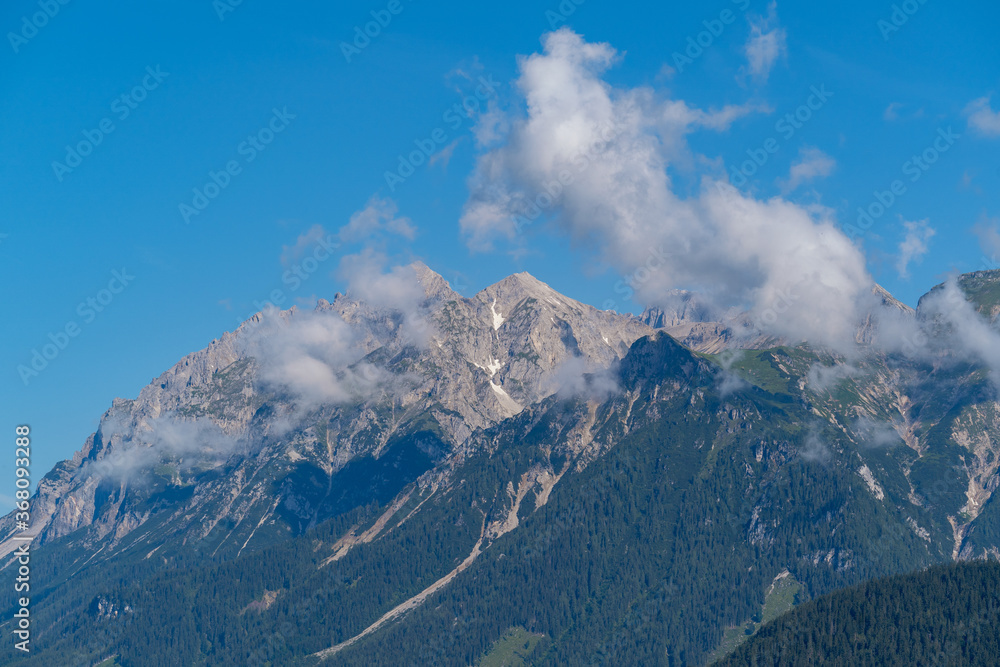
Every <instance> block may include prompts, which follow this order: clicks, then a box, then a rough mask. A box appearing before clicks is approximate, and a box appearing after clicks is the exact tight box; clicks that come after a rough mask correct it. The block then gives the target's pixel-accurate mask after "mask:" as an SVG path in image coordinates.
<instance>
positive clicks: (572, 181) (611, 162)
mask: <svg viewBox="0 0 1000 667" xmlns="http://www.w3.org/2000/svg"><path fill="white" fill-rule="evenodd" d="M617 58H618V54H617V53H616V52H615V50H614V49H612V48H611V47H610V46H609V45H607V44H591V43H587V42H585V41H584V40H583V39H582V38H581V37H580V36H579V35H577V34H575V33H574V32H572V31H571V30H569V29H566V28H563V29H561V30H559V31H557V32H554V33H550V34H548V35H546V36H545V38H544V53H542V54H534V55H531V56H527V57H523V58H521V59H520V61H519V64H520V70H521V76H520V78H519V80H518V81H517V84H518V87H519V89H520V91H521V93H522V94H523V96H524V102H525V110H524V112H523V115H522V116H516V117H514V118H513V120H512V121H511V129H510V131H509V133H508V134H507V135H506V137H505V141H504V143H502V144H501V145H499V146H497V147H495V148H494V149H492V150H490V151H487V152H486V153H484V154H482V155H481V156H480V157H479V159H478V162H477V167H476V170H475V172H474V174H473V176H472V177H471V178H470V181H469V187H470V197H469V200H468V201H467V203H466V206H465V210H464V212H463V215H462V219H461V226H462V231H463V233H464V234H465V236H466V238H467V241H468V243H469V245H470V247H472V248H473V249H477V250H481V249H486V248H489V247H490V246H491V244H492V243H493V242H495V241H497V240H499V239H508V240H510V239H514V238H516V236H517V232H518V229H517V226H516V225H515V222H514V220H515V216H517V215H524V214H525V210H526V209H529V208H530V206H532V205H533V204H536V203H538V202H539V201H542V203H545V204H547V206H548V208H547V209H546V211H547V213H549V214H550V215H551V217H552V218H553V219H554V222H555V224H556V226H557V227H558V228H559V229H561V230H563V231H564V232H565V233H566V234H567V235H569V236H570V237H571V238H572V239H574V240H575V241H577V242H579V243H581V244H588V245H589V247H591V248H594V249H595V250H596V251H597V252H598V253H599V254H600V256H601V257H600V259H602V260H603V261H605V262H607V263H608V264H609V265H611V266H613V267H615V269H617V270H619V271H620V272H621V273H622V274H623V275H629V274H631V273H632V272H633V271H634V270H635V269H636V267H639V266H643V265H646V264H647V263H648V262H650V261H653V259H652V258H651V250H650V249H651V248H671V249H672V250H673V251H674V252H672V253H671V254H672V256H671V257H670V258H669V259H668V260H666V261H663V260H658V263H660V264H662V266H658V268H657V270H656V271H652V272H651V275H650V278H649V279H648V280H646V281H644V282H643V283H642V284H641V285H638V286H637V294H636V295H635V297H636V298H637V299H639V300H640V301H642V302H643V303H645V304H647V305H655V304H656V303H657V300H658V299H661V298H663V297H664V296H665V295H666V294H667V293H668V291H669V290H670V289H672V288H678V287H682V288H689V289H695V290H699V291H702V292H705V293H707V294H708V297H709V298H711V299H713V300H714V301H716V302H717V305H719V306H721V307H726V308H728V307H731V306H741V307H746V308H749V309H750V310H751V311H752V312H753V314H754V315H756V316H757V317H758V320H759V321H762V322H763V323H764V324H766V325H767V327H768V329H769V331H770V332H771V333H774V334H776V335H780V336H785V337H788V338H792V339H794V340H796V341H798V340H801V339H808V340H812V341H815V342H817V343H820V344H823V343H826V344H830V345H834V346H837V347H843V346H853V344H854V331H853V327H854V323H855V322H857V321H858V320H859V310H858V309H859V302H860V301H861V300H862V298H863V297H864V296H865V295H867V294H868V293H869V292H870V290H871V287H872V285H873V282H872V280H871V277H870V276H869V275H868V273H867V270H866V268H865V259H864V256H863V254H862V253H861V252H860V251H859V249H858V248H857V247H855V246H854V245H853V244H852V243H851V241H850V240H849V239H848V238H847V237H846V236H845V235H844V234H843V233H841V232H840V230H839V229H838V227H837V225H836V224H835V222H834V220H833V219H832V218H831V216H830V213H829V212H828V211H826V210H823V209H818V208H811V209H806V208H803V207H800V206H797V205H795V204H792V203H790V202H788V201H785V200H783V199H780V198H775V199H771V200H767V201H758V200H756V199H753V198H751V197H748V196H746V195H744V194H742V193H740V192H738V191H736V190H735V189H734V188H731V187H729V186H728V184H726V183H725V182H722V181H719V180H716V178H713V176H712V175H711V174H705V175H704V177H703V181H702V187H701V190H700V192H699V193H698V194H697V195H695V196H689V197H687V198H684V197H682V196H680V195H678V194H677V193H675V192H674V189H673V183H672V180H671V177H670V176H669V174H668V168H669V167H671V166H672V164H674V163H675V162H676V160H678V159H683V157H684V155H685V154H687V153H689V152H690V148H689V146H688V145H687V142H686V141H685V135H687V134H689V133H690V132H693V131H695V130H696V129H710V130H721V129H725V128H727V127H728V126H729V124H730V123H731V122H732V121H733V120H734V119H735V118H737V117H739V115H741V114H743V113H749V112H750V110H751V109H753V108H754V107H749V106H744V107H731V108H728V110H727V109H723V110H722V111H717V112H706V111H702V110H698V109H692V108H691V107H689V106H688V105H687V104H686V103H685V102H683V101H680V100H665V101H664V100H663V99H662V95H659V94H658V92H657V91H654V90H652V89H649V88H636V89H616V88H614V87H612V86H611V85H610V84H608V83H607V82H605V81H604V80H603V79H602V75H603V74H604V72H605V71H606V70H607V68H608V67H610V66H611V65H612V64H613V63H614V62H615V61H616V60H617ZM737 110H738V111H737ZM694 163H695V164H702V165H703V164H707V163H710V161H708V160H698V161H695V162H694ZM716 173H717V172H716ZM560 178H562V181H560ZM544 197H548V200H547V201H546V200H544Z"/></svg>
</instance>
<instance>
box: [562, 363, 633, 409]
mask: <svg viewBox="0 0 1000 667" xmlns="http://www.w3.org/2000/svg"><path fill="white" fill-rule="evenodd" d="M549 381H550V382H551V383H552V385H553V388H554V389H555V391H556V392H557V393H558V394H559V395H560V396H562V397H563V398H583V399H586V400H593V401H603V400H606V399H607V398H608V397H610V396H613V395H614V394H617V393H618V392H619V391H620V389H619V387H618V367H617V365H613V366H611V367H608V368H602V367H600V366H593V365H591V364H589V363H588V362H587V360H586V359H584V358H583V357H569V358H568V359H566V360H565V361H564V362H562V363H561V364H559V366H558V367H556V368H555V369H554V370H553V371H552V375H551V377H550V378H549Z"/></svg>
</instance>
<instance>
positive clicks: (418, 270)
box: [409, 261, 459, 301]
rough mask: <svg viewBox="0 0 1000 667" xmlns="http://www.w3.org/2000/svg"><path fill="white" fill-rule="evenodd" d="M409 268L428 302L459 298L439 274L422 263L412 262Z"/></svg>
mask: <svg viewBox="0 0 1000 667" xmlns="http://www.w3.org/2000/svg"><path fill="white" fill-rule="evenodd" d="M409 268H410V269H412V270H413V272H414V273H415V274H416V276H417V282H419V283H420V287H421V288H422V289H423V291H424V294H426V295H427V298H428V300H431V301H440V300H447V299H455V298H458V297H459V294H458V293H457V292H456V291H455V290H453V289H452V288H451V285H450V284H449V283H448V281H447V280H445V279H444V278H443V277H442V276H441V274H440V273H438V272H436V271H434V270H433V269H431V268H430V267H429V266H427V265H426V264H424V263H423V262H419V261H417V262H413V263H412V264H410V267H409Z"/></svg>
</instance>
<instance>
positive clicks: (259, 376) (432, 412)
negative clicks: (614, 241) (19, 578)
mask: <svg viewBox="0 0 1000 667" xmlns="http://www.w3.org/2000/svg"><path fill="white" fill-rule="evenodd" d="M407 270H408V271H409V272H411V273H410V275H411V276H412V280H413V282H414V283H415V284H416V285H418V286H419V290H418V292H419V295H418V298H416V301H417V302H415V303H409V302H407V303H403V304H400V303H393V304H392V305H391V306H386V305H377V304H376V305H373V304H370V303H366V302H365V301H362V300H360V299H356V298H354V297H352V296H351V295H342V294H338V295H336V296H335V298H334V299H333V301H332V302H331V301H326V300H320V301H319V302H318V304H317V307H316V309H315V311H313V312H305V311H301V310H298V309H296V308H292V309H291V310H288V311H282V312H280V313H270V314H265V313H258V314H257V315H255V316H254V317H252V318H251V319H249V320H247V321H246V322H245V323H243V324H242V325H241V326H240V327H239V328H238V329H237V330H236V331H234V332H230V333H226V334H224V335H223V336H222V337H221V338H219V339H217V340H214V341H212V342H211V343H210V344H209V345H208V346H207V347H206V348H205V349H203V350H200V351H198V352H194V353H192V354H189V355H188V356H186V357H184V358H183V359H181V360H180V361H179V362H178V363H177V364H176V365H174V366H173V367H172V368H171V369H169V370H167V371H166V372H164V373H163V374H162V375H160V376H159V377H158V378H156V379H155V380H154V381H153V382H151V383H150V384H149V385H148V386H146V387H145V388H144V389H142V391H141V392H140V393H139V396H138V397H136V398H135V399H134V400H126V399H116V400H115V401H114V403H113V404H112V406H111V407H110V408H109V410H108V411H107V412H106V413H105V414H104V416H103V417H102V419H101V422H100V426H99V428H98V430H97V432H95V433H94V434H93V435H92V436H91V437H90V438H88V440H87V441H86V443H84V446H83V448H82V449H81V450H80V451H79V452H77V454H75V455H74V457H73V458H72V459H71V460H68V461H64V462H62V463H61V464H59V465H58V466H56V468H55V469H53V470H52V471H51V472H50V473H49V474H48V475H46V476H45V477H44V478H43V479H42V480H41V481H40V482H39V486H38V493H37V495H36V497H35V499H34V501H33V511H32V519H33V525H32V527H31V531H30V532H31V533H32V534H34V535H36V536H37V540H38V543H39V544H44V543H46V542H49V541H51V540H54V539H57V538H60V537H64V536H66V535H69V534H70V533H74V532H75V531H79V530H80V529H85V530H83V531H82V532H81V533H80V535H81V538H80V539H81V540H82V541H83V542H85V543H88V544H94V543H96V542H97V541H99V540H110V543H111V544H113V545H120V546H121V548H124V547H125V546H126V545H127V544H129V543H131V542H132V541H134V539H137V538H136V535H134V534H133V533H135V534H138V533H143V532H144V531H142V530H138V531H137V529H139V528H141V527H142V526H143V525H144V524H146V523H147V522H149V521H150V519H151V518H154V517H155V518H157V519H158V520H163V516H162V515H164V514H166V515H167V516H169V518H168V519H166V520H165V521H166V523H165V524H164V525H166V526H167V531H168V532H173V533H175V534H176V535H177V536H178V537H179V536H181V535H184V539H187V540H190V539H196V540H197V539H201V540H206V542H212V543H215V542H219V544H218V545H217V546H216V547H215V548H216V550H219V549H220V548H221V549H222V550H225V549H227V548H233V546H234V545H235V548H236V549H239V548H240V547H241V546H245V542H246V541H249V538H250V537H252V536H253V535H254V531H255V530H257V529H258V528H259V530H257V534H258V535H259V534H260V533H263V532H271V533H275V532H278V533H280V532H282V531H286V532H287V531H292V532H296V531H299V530H302V529H304V528H305V527H308V526H309V525H312V524H314V523H315V522H317V521H319V520H322V518H323V517H324V513H325V512H327V511H329V510H330V505H331V503H335V501H334V499H336V498H338V489H337V488H336V487H337V486H338V485H339V483H340V481H342V480H338V481H337V482H335V481H334V478H335V477H336V475H337V473H338V472H340V471H341V470H344V468H345V467H347V466H348V465H349V464H351V462H352V461H354V462H355V463H357V462H358V461H361V460H364V461H365V462H366V465H368V464H371V465H376V464H375V463H373V461H375V462H377V461H385V465H386V466H388V467H392V466H395V468H394V469H396V470H398V469H399V468H400V466H401V465H403V464H402V463H401V462H400V461H399V460H396V459H393V457H394V456H396V457H402V458H403V459H405V460H406V461H407V463H406V465H411V464H412V461H411V460H410V459H412V458H413V457H416V458H418V459H426V462H424V463H422V464H421V466H417V467H416V468H415V469H414V470H415V472H414V474H416V473H417V472H420V471H421V470H422V469H423V467H426V466H428V465H431V464H432V463H433V462H434V461H437V460H440V459H441V458H442V457H444V456H446V455H450V454H453V453H455V452H456V451H458V450H461V448H462V447H463V446H465V443H466V442H467V440H468V439H469V437H470V436H471V435H472V434H473V433H474V432H476V431H477V430H481V429H485V428H488V427H490V426H492V425H494V424H496V423H497V422H499V421H501V420H503V419H505V418H508V417H510V416H512V415H515V414H517V413H519V412H520V411H521V410H523V409H524V408H525V407H526V406H529V405H532V404H535V403H537V402H538V401H540V400H542V399H544V398H545V397H547V396H550V395H551V394H553V393H555V392H556V391H558V390H559V389H560V387H563V386H565V385H567V383H569V384H572V381H573V380H574V378H579V377H580V376H582V375H583V374H584V373H592V372H597V371H601V370H602V369H607V368H609V367H610V366H612V365H613V364H615V363H616V362H617V361H618V360H619V359H621V358H622V357H623V356H624V355H625V353H626V352H627V351H628V349H629V346H630V345H631V344H632V343H633V342H634V341H635V340H636V339H638V338H640V337H642V336H645V335H647V334H649V333H651V332H652V331H653V329H652V328H651V327H649V326H647V325H646V324H644V323H642V322H641V321H639V320H638V319H637V318H635V317H633V316H631V315H619V314H616V313H613V312H606V311H599V310H597V309H595V308H593V307H591V306H587V305H584V304H582V303H579V302H577V301H574V300H572V299H568V298H566V297H564V296H562V295H561V294H558V293H557V292H555V291H554V290H553V289H551V288H550V287H548V286H547V285H545V284H544V283H542V282H540V281H538V280H536V279H535V278H533V277H532V276H530V275H528V274H527V273H521V274H517V275H513V276H510V277H508V278H506V279H504V280H502V281H500V282H499V283H497V284H495V285H492V286H490V287H488V288H486V289H485V290H483V291H482V292H480V293H479V294H477V295H475V296H474V297H473V298H465V297H463V296H461V295H460V294H458V293H457V292H455V291H454V290H452V289H451V287H450V285H449V284H448V282H447V281H446V280H444V279H443V278H442V277H441V276H440V275H438V274H437V273H435V272H434V271H432V270H431V269H429V268H428V267H426V266H425V265H423V264H419V263H418V264H414V265H411V266H410V267H408V269H407ZM316 316H325V317H332V318H339V319H340V320H342V321H343V322H344V323H346V324H347V325H348V327H349V329H350V332H351V335H352V336H353V342H352V344H353V345H354V347H355V348H356V350H355V356H354V357H351V358H350V359H348V360H346V361H345V367H346V368H345V372H347V371H350V368H351V367H352V366H353V367H354V368H355V369H364V370H363V372H372V369H377V370H378V373H379V374H380V375H379V376H378V381H377V382H375V383H374V384H373V385H372V386H371V387H368V388H367V389H366V390H365V391H363V392H361V393H360V394H358V395H357V396H356V399H357V400H341V401H333V402H330V403H328V404H323V403H321V404H319V405H308V406H305V407H303V406H302V405H301V400H300V399H301V397H300V396H297V395H296V394H295V392H294V391H287V390H285V389H284V388H282V387H276V386H274V385H273V384H270V383H269V382H268V381H267V379H268V378H267V373H266V372H265V371H264V370H262V368H266V366H267V359H265V358H262V357H261V355H262V353H263V354H266V353H269V352H262V351H264V350H267V347H266V345H262V343H267V341H268V337H269V336H271V335H272V334H276V335H277V334H280V332H281V328H282V327H290V328H291V330H293V331H294V330H295V327H296V326H297V325H298V323H300V322H306V321H308V318H310V317H316ZM415 332H416V333H415ZM307 334H308V331H306V332H305V333H303V334H302V335H303V336H306V335H307ZM285 335H287V333H286V334H285ZM320 370H322V368H321V369H320ZM332 370H333V371H334V372H335V373H336V372H340V371H339V370H338V369H336V368H333V369H332ZM358 373H359V374H361V373H362V371H360V370H359V371H358ZM404 441H405V445H401V444H399V443H400V442H404ZM411 441H412V442H411ZM408 447H412V448H413V449H412V451H410V450H409V449H407V450H406V452H405V453H404V454H397V453H394V452H395V451H396V450H397V449H400V448H408ZM345 474H346V473H345ZM380 474H381V473H380ZM322 478H325V479H322ZM348 485H349V484H348ZM317 486H318V487H320V488H318V489H317V488H314V487H317ZM391 490H392V489H390V488H389V487H386V489H385V492H386V493H388V492H390V491H391ZM181 491H184V493H181ZM173 492H177V494H178V495H179V496H186V498H185V499H184V500H182V501H177V502H173V503H171V502H167V501H166V500H164V499H163V497H165V496H168V495H170V494H171V493H173ZM376 495H378V494H377V493H376ZM341 501H342V502H346V500H344V499H343V497H341ZM338 502H339V501H338ZM234 523H235V524H236V526H235V527H233V525H232V524H234ZM12 528H13V520H12V516H8V517H5V518H3V519H2V520H0V530H2V534H3V535H9V533H10V531H11V529H12ZM161 530H162V528H161ZM227 532H228V533H229V534H228V535H227ZM11 548H13V545H12V543H11V542H10V541H9V540H8V541H7V543H6V544H4V545H3V546H2V547H0V552H3V553H6V552H9V551H10V549H11Z"/></svg>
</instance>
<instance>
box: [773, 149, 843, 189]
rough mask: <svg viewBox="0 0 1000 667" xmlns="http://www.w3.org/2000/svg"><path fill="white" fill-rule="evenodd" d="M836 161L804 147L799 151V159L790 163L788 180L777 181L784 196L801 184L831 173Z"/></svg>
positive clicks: (819, 151) (818, 151) (824, 154)
mask: <svg viewBox="0 0 1000 667" xmlns="http://www.w3.org/2000/svg"><path fill="white" fill-rule="evenodd" d="M836 166H837V161H836V160H834V159H833V158H832V157H830V156H829V155H827V154H826V153H824V152H823V151H821V150H819V149H818V148H810V147H805V148H802V149H801V150H800V151H799V159H798V160H797V161H795V162H794V163H792V167H791V169H790V170H789V172H788V178H787V179H785V180H779V181H778V183H779V185H780V186H781V189H782V191H783V192H785V193H786V194H787V193H789V192H792V191H793V190H795V189H797V188H798V187H799V186H800V185H802V184H803V183H807V182H809V181H811V180H813V179H816V178H824V177H826V176H829V175H830V174H831V173H833V170H834V169H835V168H836Z"/></svg>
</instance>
